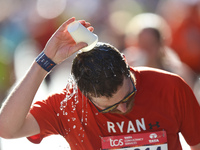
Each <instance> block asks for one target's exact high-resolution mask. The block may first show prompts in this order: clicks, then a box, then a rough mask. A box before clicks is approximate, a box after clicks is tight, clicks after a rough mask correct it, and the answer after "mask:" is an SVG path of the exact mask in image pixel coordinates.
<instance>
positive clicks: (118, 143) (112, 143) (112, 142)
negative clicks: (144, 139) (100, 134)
mask: <svg viewBox="0 0 200 150" xmlns="http://www.w3.org/2000/svg"><path fill="white" fill-rule="evenodd" d="M122 145H124V142H123V139H115V140H112V139H110V146H112V147H114V146H122Z"/></svg>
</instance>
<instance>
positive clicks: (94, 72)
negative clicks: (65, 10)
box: [0, 18, 200, 150]
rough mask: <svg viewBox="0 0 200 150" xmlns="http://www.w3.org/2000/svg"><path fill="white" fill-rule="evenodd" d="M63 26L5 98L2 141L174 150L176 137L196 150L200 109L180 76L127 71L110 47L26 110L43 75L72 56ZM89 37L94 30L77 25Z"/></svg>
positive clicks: (83, 56) (79, 62)
mask: <svg viewBox="0 0 200 150" xmlns="http://www.w3.org/2000/svg"><path fill="white" fill-rule="evenodd" d="M73 21H75V18H71V19H69V20H68V21H66V22H65V23H64V24H63V25H62V26H61V27H60V28H59V29H58V30H57V31H56V32H55V34H54V35H53V36H52V37H51V38H50V40H49V41H48V43H47V45H46V47H45V49H44V51H43V53H41V54H40V55H39V56H38V57H37V59H36V61H35V62H33V64H32V66H31V68H30V70H29V71H28V73H27V74H26V76H25V77H24V79H23V80H22V82H21V83H20V84H19V85H18V86H17V87H16V88H15V90H14V91H13V92H12V93H11V94H10V96H9V97H8V98H7V100H6V102H5V104H4V105H3V107H2V109H1V114H0V136H1V137H3V138H17V137H28V139H29V140H30V141H32V142H34V143H39V142H40V141H41V140H42V139H43V138H44V137H46V136H48V135H51V134H61V135H62V136H63V137H64V138H65V139H66V140H67V141H68V143H69V144H70V147H71V149H87V150H88V149H89V150H94V149H112V148H115V149H117V148H118V149H119V148H120V149H123V148H124V147H126V148H127V147H133V149H140V148H143V149H144V148H145V149H150V148H154V149H155V148H156V149H161V148H162V149H163V148H164V149H167V148H168V149H169V150H174V149H176V150H179V149H181V145H180V142H179V138H178V133H179V132H181V133H182V134H183V136H184V137H185V139H186V141H187V142H188V143H189V144H190V145H191V148H192V149H194V150H197V149H200V144H199V143H200V136H199V133H200V127H199V124H200V107H199V105H198V103H197V100H196V99H195V97H194V94H193V93H192V91H191V89H190V88H189V86H188V85H187V84H186V83H185V82H184V81H183V80H182V79H181V78H180V77H179V76H177V75H174V74H170V73H168V72H164V71H161V70H155V69H150V68H129V66H128V65H127V63H126V61H125V59H124V57H123V55H121V54H120V53H119V51H118V50H117V49H116V48H114V47H113V46H111V45H109V44H106V43H98V44H97V45H96V46H95V47H94V48H93V49H92V50H91V51H89V52H82V53H79V54H78V55H77V56H76V58H75V59H74V61H73V65H72V75H73V76H74V80H75V82H76V84H77V86H78V88H77V87H76V84H73V83H72V84H70V83H68V86H67V88H66V89H64V90H63V91H62V92H61V93H56V94H53V95H51V96H49V97H48V98H47V99H46V100H43V101H38V102H36V103H35V104H34V105H33V106H32V108H30V107H31V103H32V100H33V98H34V95H35V93H36V91H37V89H38V88H39V86H40V84H41V82H42V81H43V79H44V77H45V76H46V75H47V74H48V71H50V70H51V69H52V67H53V66H54V65H55V64H59V63H61V62H62V61H64V60H65V59H67V58H68V57H69V56H71V55H72V54H73V53H75V52H76V51H78V50H80V49H81V48H83V47H85V46H87V44H86V43H78V44H76V43H75V42H74V40H73V39H72V37H71V36H70V34H69V33H68V32H67V26H68V25H69V24H70V23H72V22H73ZM80 22H81V23H82V24H83V25H84V26H85V27H87V28H88V29H89V30H90V31H93V27H91V26H90V24H89V23H86V22H85V21H80Z"/></svg>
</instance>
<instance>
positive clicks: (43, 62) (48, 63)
mask: <svg viewBox="0 0 200 150" xmlns="http://www.w3.org/2000/svg"><path fill="white" fill-rule="evenodd" d="M36 62H37V63H38V64H39V65H40V66H41V67H42V68H43V69H44V70H46V71H47V72H49V71H50V70H51V69H52V68H53V67H54V66H55V65H56V63H55V62H53V61H52V60H51V59H50V58H48V57H47V55H45V53H44V52H41V53H40V54H39V56H38V57H37V58H36Z"/></svg>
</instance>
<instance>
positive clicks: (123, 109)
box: [117, 103, 127, 113]
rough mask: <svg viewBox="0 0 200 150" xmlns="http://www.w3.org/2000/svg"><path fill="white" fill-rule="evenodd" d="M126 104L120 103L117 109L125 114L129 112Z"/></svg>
mask: <svg viewBox="0 0 200 150" xmlns="http://www.w3.org/2000/svg"><path fill="white" fill-rule="evenodd" d="M126 105H127V104H126V103H120V104H119V105H118V106H117V109H118V110H119V111H121V112H122V113H125V112H126V111H127V108H126Z"/></svg>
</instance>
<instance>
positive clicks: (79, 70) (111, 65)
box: [72, 43, 129, 97]
mask: <svg viewBox="0 0 200 150" xmlns="http://www.w3.org/2000/svg"><path fill="white" fill-rule="evenodd" d="M72 75H73V76H74V79H75V81H76V83H77V85H78V87H79V89H80V90H81V92H82V93H83V94H84V95H87V94H89V95H91V96H94V97H100V96H106V97H111V96H112V95H113V94H114V93H115V92H116V91H117V89H118V87H119V86H122V84H123V80H124V77H129V67H128V65H127V64H126V62H125V60H124V57H123V56H122V54H121V53H120V52H119V51H118V50H117V49H116V48H115V47H114V46H112V45H110V44H107V43H97V45H96V46H95V47H94V48H93V49H92V50H91V51H88V52H81V53H79V54H78V55H77V56H76V57H75V58H74V60H73V64H72Z"/></svg>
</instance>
